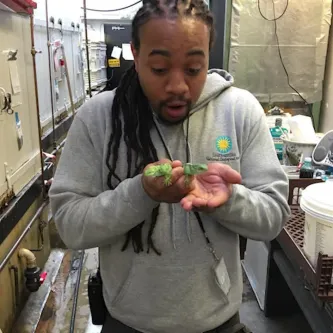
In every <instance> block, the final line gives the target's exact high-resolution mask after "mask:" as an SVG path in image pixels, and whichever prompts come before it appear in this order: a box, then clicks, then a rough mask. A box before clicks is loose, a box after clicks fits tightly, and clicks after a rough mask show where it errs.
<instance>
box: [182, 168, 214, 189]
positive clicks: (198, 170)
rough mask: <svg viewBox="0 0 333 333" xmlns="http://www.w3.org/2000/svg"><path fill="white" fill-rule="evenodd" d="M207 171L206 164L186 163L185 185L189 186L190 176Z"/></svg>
mask: <svg viewBox="0 0 333 333" xmlns="http://www.w3.org/2000/svg"><path fill="white" fill-rule="evenodd" d="M207 170H208V166H207V164H192V163H186V164H185V165H184V175H185V185H186V186H189V185H190V179H191V177H192V176H195V175H199V174H200V173H204V172H206V171H207Z"/></svg>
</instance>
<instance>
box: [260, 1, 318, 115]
mask: <svg viewBox="0 0 333 333" xmlns="http://www.w3.org/2000/svg"><path fill="white" fill-rule="evenodd" d="M272 4H273V14H274V18H273V19H268V18H267V17H265V16H264V15H263V13H262V11H261V7H260V0H258V8H259V12H260V15H261V16H262V17H263V18H264V19H265V20H266V21H270V22H274V34H275V38H276V42H277V47H278V53H279V58H280V61H281V64H282V67H283V69H284V72H285V74H286V76H287V81H288V86H289V87H290V88H291V89H292V90H294V91H295V92H296V93H297V95H298V96H299V97H300V98H301V99H302V100H303V102H304V103H305V104H306V105H309V103H308V102H307V101H306V99H305V98H304V97H303V96H302V95H301V93H300V92H299V91H298V90H297V89H296V88H294V87H293V86H292V85H291V83H290V76H289V73H288V70H287V68H286V65H285V64H284V60H283V57H282V52H281V46H280V39H279V35H278V32H277V21H278V20H279V19H281V18H282V17H283V16H284V15H285V13H286V12H287V10H288V8H289V0H287V4H286V7H285V9H284V11H283V13H282V14H281V15H280V16H279V17H276V11H275V3H274V0H272ZM310 114H311V118H312V120H313V115H312V112H310Z"/></svg>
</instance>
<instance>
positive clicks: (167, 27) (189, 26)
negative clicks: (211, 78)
mask: <svg viewBox="0 0 333 333" xmlns="http://www.w3.org/2000/svg"><path fill="white" fill-rule="evenodd" d="M209 38H210V32H209V29H208V27H207V26H206V25H205V24H204V23H203V22H201V21H200V20H194V19H192V18H183V19H176V20H170V19H152V20H150V21H149V22H147V23H146V24H145V25H144V26H142V27H141V29H140V50H135V49H133V48H132V51H133V55H134V59H135V66H136V70H137V72H138V75H139V80H140V83H141V86H142V89H143V91H144V93H145V95H146V96H147V98H148V100H149V102H150V104H151V106H152V107H153V109H154V111H155V112H156V113H157V114H158V115H159V116H160V117H161V118H162V119H163V120H165V121H167V122H169V123H178V122H180V121H182V120H183V119H184V118H186V117H187V115H188V113H189V111H190V108H191V106H192V105H193V104H195V103H196V102H197V100H198V99H199V97H200V94H201V92H202V90H203V87H204V84H205V82H206V77H207V70H208V62H209Z"/></svg>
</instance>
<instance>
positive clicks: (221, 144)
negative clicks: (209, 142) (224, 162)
mask: <svg viewBox="0 0 333 333" xmlns="http://www.w3.org/2000/svg"><path fill="white" fill-rule="evenodd" d="M216 150H217V151H218V152H219V153H220V154H223V155H225V154H229V153H230V152H231V150H232V141H231V138H230V137H229V136H219V137H218V138H217V139H216Z"/></svg>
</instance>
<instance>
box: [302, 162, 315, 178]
mask: <svg viewBox="0 0 333 333" xmlns="http://www.w3.org/2000/svg"><path fill="white" fill-rule="evenodd" d="M313 173H314V168H313V166H312V158H311V157H305V159H304V163H303V164H302V167H301V169H300V172H299V178H313Z"/></svg>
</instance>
